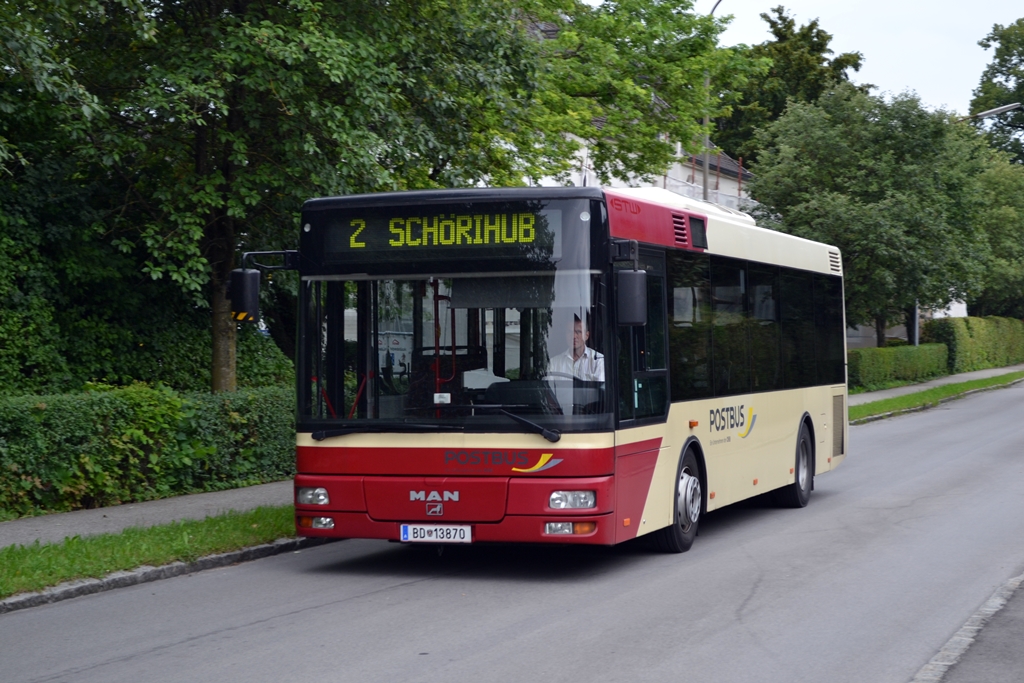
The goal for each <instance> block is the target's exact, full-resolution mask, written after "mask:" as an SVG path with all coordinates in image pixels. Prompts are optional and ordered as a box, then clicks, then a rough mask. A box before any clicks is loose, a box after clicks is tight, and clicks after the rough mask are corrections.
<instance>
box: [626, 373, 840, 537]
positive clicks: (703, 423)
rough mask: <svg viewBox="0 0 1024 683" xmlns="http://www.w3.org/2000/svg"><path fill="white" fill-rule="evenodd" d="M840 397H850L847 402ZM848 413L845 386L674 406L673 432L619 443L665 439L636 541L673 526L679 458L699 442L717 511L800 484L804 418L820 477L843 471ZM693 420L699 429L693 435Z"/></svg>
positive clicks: (633, 435)
mask: <svg viewBox="0 0 1024 683" xmlns="http://www.w3.org/2000/svg"><path fill="white" fill-rule="evenodd" d="M837 396H841V397H842V398H841V399H840V400H839V402H837V401H836V397H837ZM845 406H846V387H845V386H842V385H837V386H820V387H810V388H805V389H792V390H783V391H773V392H768V393H762V394H744V395H740V396H728V397H721V398H712V399H704V400H699V401H688V402H679V403H673V404H672V406H671V408H670V410H669V417H668V421H667V423H666V424H665V425H656V426H651V427H641V428H637V429H631V430H628V431H624V432H620V433H619V434H617V435H616V436H617V441H623V440H627V439H628V440H630V441H633V440H637V439H640V438H644V437H648V438H649V437H651V436H653V435H656V434H663V435H664V441H663V446H662V449H661V450H660V453H659V456H658V459H657V463H656V466H655V470H654V473H653V475H652V477H651V485H650V488H649V491H648V494H647V501H646V504H645V505H644V511H643V515H642V521H641V527H640V528H638V529H637V531H636V534H637V535H638V536H639V535H642V534H644V533H648V532H650V531H654V530H655V529H659V528H661V527H664V526H667V525H669V524H671V523H672V520H673V515H674V507H675V478H676V474H677V468H678V464H679V457H680V456H681V455H682V449H683V446H684V445H685V444H686V441H687V439H689V438H690V437H691V436H692V437H695V438H696V439H697V443H698V444H699V447H700V449H701V452H702V453H703V456H704V463H705V467H706V470H707V482H706V489H705V496H706V502H707V509H708V510H709V511H711V510H715V509H718V508H720V507H723V506H726V505H730V504H732V503H736V502H738V501H741V500H745V499H747V498H751V497H753V496H756V495H759V494H762V493H766V492H768V491H771V490H773V489H777V488H781V487H783V486H787V485H789V484H792V483H793V482H794V480H795V478H796V475H795V473H794V472H793V469H794V466H795V458H796V439H797V434H798V433H799V429H800V419H801V417H802V416H803V415H804V414H807V415H809V416H810V417H811V421H812V425H813V431H814V437H813V438H814V445H815V456H816V457H815V473H816V474H823V473H825V472H827V471H829V470H830V469H831V468H832V467H835V466H836V465H837V464H838V460H837V459H835V458H833V452H834V451H835V449H836V448H837V444H838V445H842V448H841V449H840V450H841V451H844V452H845V450H846V449H845V444H846V439H847V430H846V420H845V417H844V415H845V410H846V408H845ZM690 421H695V422H696V423H697V426H696V427H694V428H692V429H691V428H690V427H689V424H690ZM837 428H838V429H840V430H842V437H841V439H839V438H838V437H834V436H833V432H834V430H835V429H837ZM627 435H628V436H627ZM834 442H835V443H834ZM835 452H839V451H835Z"/></svg>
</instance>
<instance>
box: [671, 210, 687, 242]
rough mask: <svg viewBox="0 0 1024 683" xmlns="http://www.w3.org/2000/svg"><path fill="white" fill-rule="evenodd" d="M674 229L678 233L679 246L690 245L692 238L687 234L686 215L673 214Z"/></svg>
mask: <svg viewBox="0 0 1024 683" xmlns="http://www.w3.org/2000/svg"><path fill="white" fill-rule="evenodd" d="M672 229H673V230H674V231H675V233H676V244H677V245H678V246H680V247H688V246H690V240H689V237H688V235H687V234H686V216H680V215H679V214H677V213H674V214H672Z"/></svg>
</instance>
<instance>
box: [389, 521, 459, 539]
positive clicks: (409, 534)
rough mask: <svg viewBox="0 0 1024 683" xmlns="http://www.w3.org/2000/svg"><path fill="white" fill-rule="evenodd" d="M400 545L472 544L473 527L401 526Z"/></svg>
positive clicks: (441, 525) (451, 525) (445, 525)
mask: <svg viewBox="0 0 1024 683" xmlns="http://www.w3.org/2000/svg"><path fill="white" fill-rule="evenodd" d="M399 533H400V534H401V538H400V540H401V541H402V543H472V542H473V527H471V526H470V525H468V524H402V525H400V526H399Z"/></svg>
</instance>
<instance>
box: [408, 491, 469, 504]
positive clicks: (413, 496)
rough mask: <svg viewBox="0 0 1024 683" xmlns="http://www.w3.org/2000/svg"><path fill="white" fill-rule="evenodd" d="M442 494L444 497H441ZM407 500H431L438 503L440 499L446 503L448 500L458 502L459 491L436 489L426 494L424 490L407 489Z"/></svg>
mask: <svg viewBox="0 0 1024 683" xmlns="http://www.w3.org/2000/svg"><path fill="white" fill-rule="evenodd" d="M442 494H443V495H444V497H442ZM409 500H422V501H425V502H428V503H429V502H431V501H437V502H439V503H440V502H441V501H444V502H446V503H447V502H448V501H449V500H450V501H453V502H456V503H458V502H459V492H458V491H442V492H440V493H438V492H437V491H431V492H430V493H429V494H428V493H427V492H426V491H409Z"/></svg>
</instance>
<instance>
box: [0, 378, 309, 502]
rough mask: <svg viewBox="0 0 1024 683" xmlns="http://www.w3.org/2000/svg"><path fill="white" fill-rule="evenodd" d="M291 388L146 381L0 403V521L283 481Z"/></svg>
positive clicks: (290, 435)
mask: <svg viewBox="0 0 1024 683" xmlns="http://www.w3.org/2000/svg"><path fill="white" fill-rule="evenodd" d="M294 414H295V391H294V389H292V388H291V387H282V386H276V387H264V388H259V389H244V390H240V391H238V392H235V393H231V394H210V393H200V392H196V393H178V392H176V391H174V390H172V389H168V388H166V387H158V388H151V387H149V386H147V385H144V384H135V385H132V386H129V387H120V388H114V387H108V386H95V387H93V388H92V389H91V390H89V391H86V392H83V393H80V394H59V395H53V396H17V397H5V398H0V518H3V517H8V518H9V517H12V516H21V515H29V514H34V513H38V512H50V511H66V510H74V509H78V508H92V507H100V506H105V505H116V504H118V503H127V502H133V501H140V500H149V499H153V498H160V497H164V496H170V495H176V494H180V493H190V492H197V491H212V490H219V489H226V488H233V487H238V486H245V485H249V484H256V483H261V482H267V481H274V480H279V479H283V478H286V477H288V476H290V475H292V474H293V472H294V462H295V455H294V454H295V422H294Z"/></svg>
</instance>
